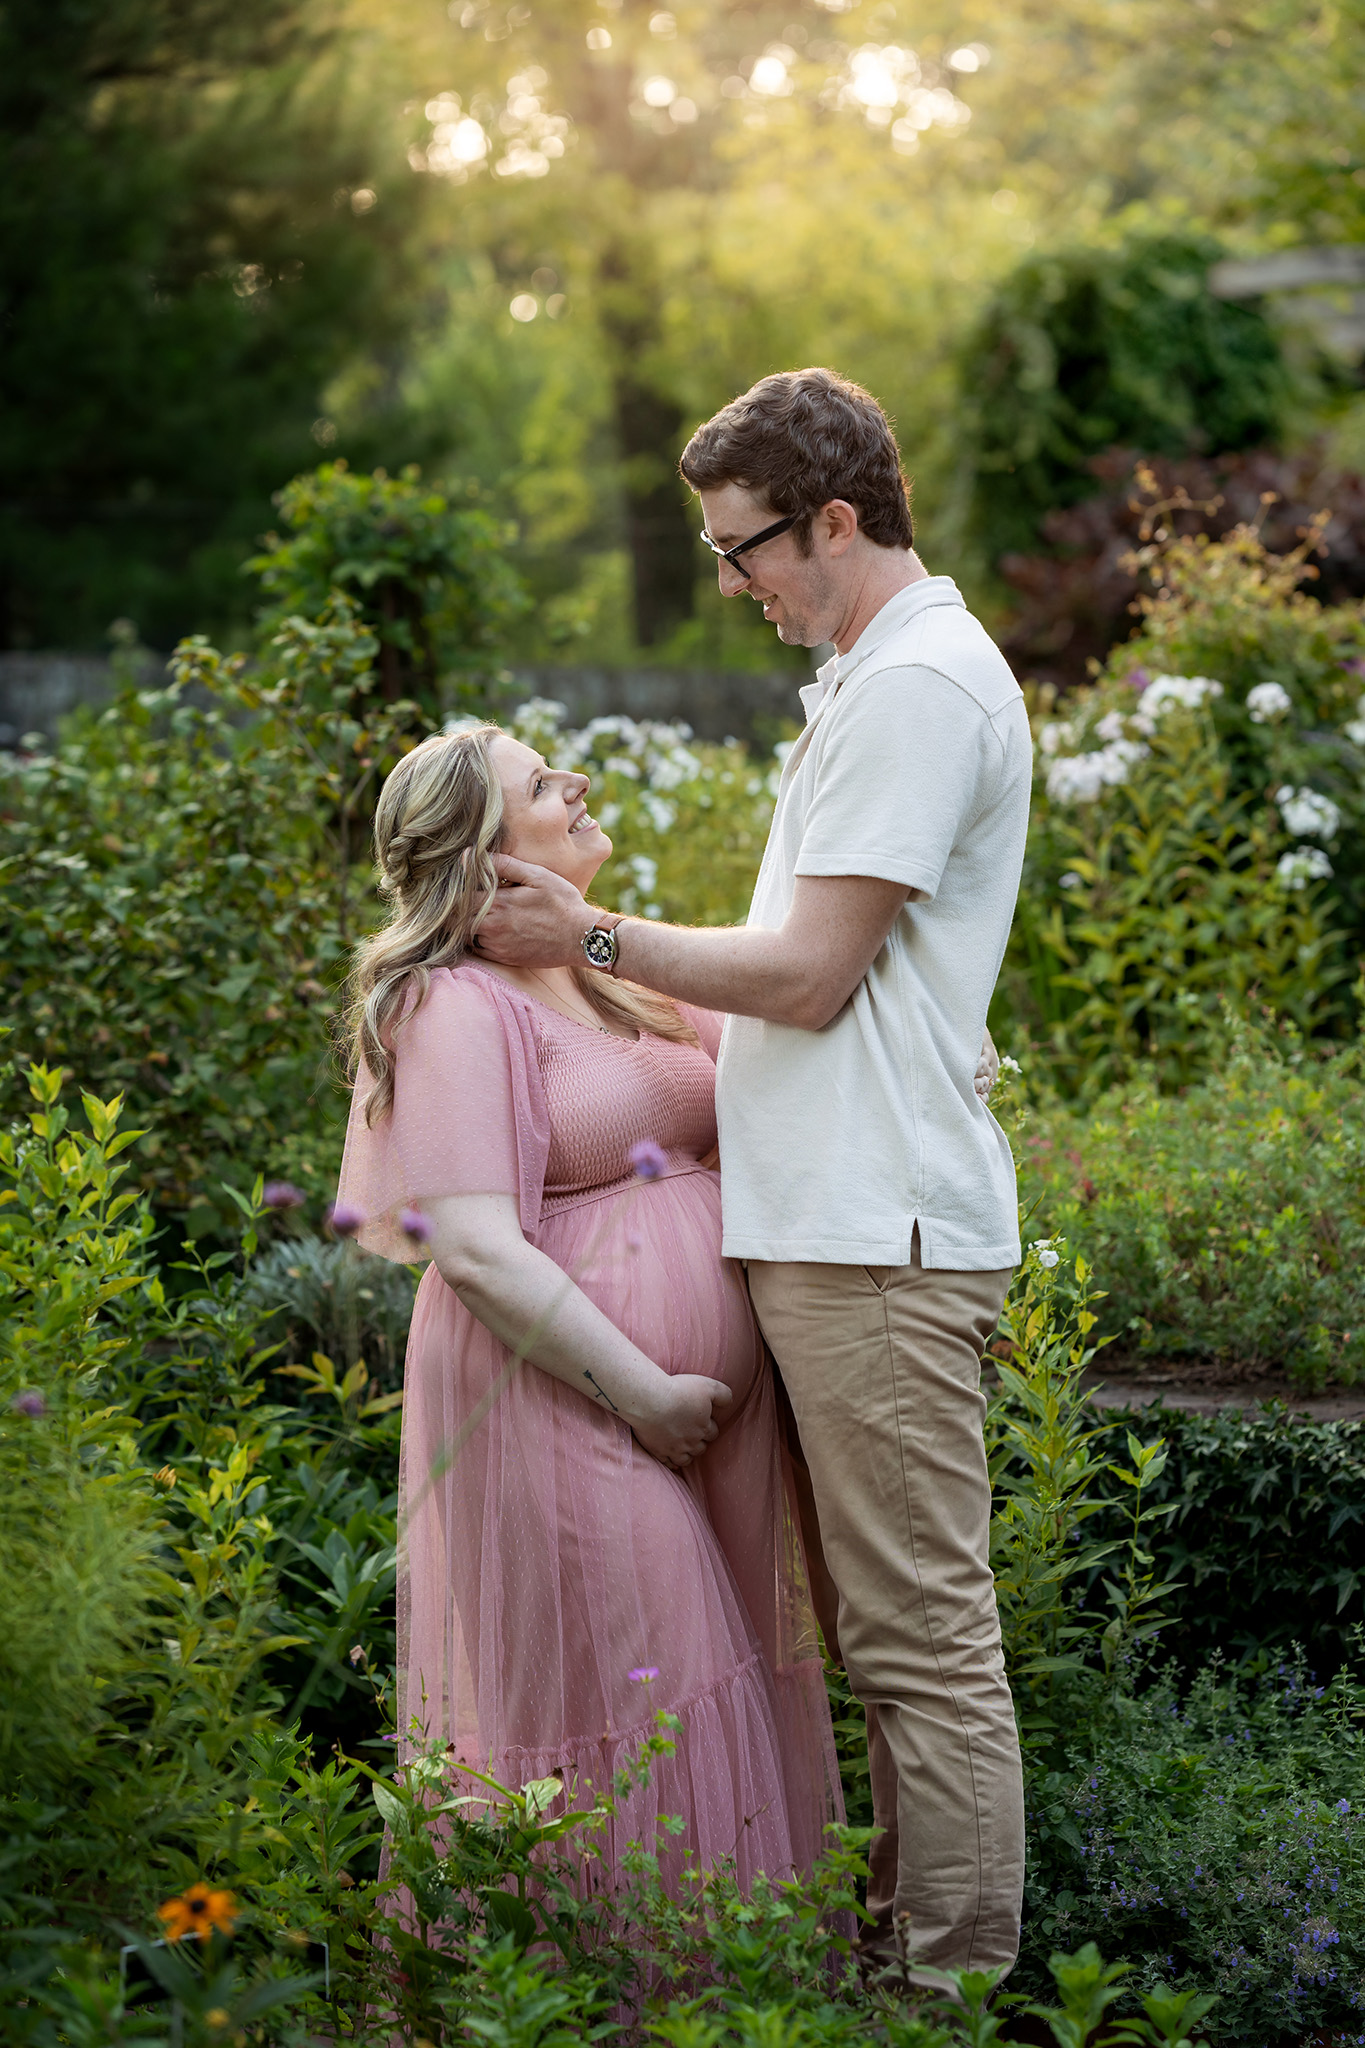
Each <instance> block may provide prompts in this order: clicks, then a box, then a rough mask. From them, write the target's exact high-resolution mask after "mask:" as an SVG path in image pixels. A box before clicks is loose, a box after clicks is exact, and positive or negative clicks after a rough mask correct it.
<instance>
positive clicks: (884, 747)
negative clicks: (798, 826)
mask: <svg viewBox="0 0 1365 2048" xmlns="http://www.w3.org/2000/svg"><path fill="white" fill-rule="evenodd" d="M825 715H826V716H827V717H830V718H832V719H833V720H835V721H837V725H836V726H835V727H833V728H832V729H831V731H830V733H829V737H828V739H827V740H826V743H825V746H824V749H823V751H822V758H821V760H820V763H819V766H818V768H817V769H816V773H815V777H814V788H813V790H812V793H811V799H810V802H809V804H808V806H807V810H806V817H805V824H804V829H803V831H802V834H801V848H800V852H799V854H798V855H797V860H796V873H797V874H798V875H875V876H877V877H878V878H880V879H881V880H883V881H888V882H903V883H904V884H905V886H906V887H907V888H909V889H922V890H923V892H924V894H925V895H926V896H933V895H934V893H935V891H936V890H937V888H938V885H939V880H940V877H941V876H942V874H943V870H944V867H945V866H946V864H947V860H948V856H949V854H950V853H951V852H952V850H953V847H954V845H955V844H956V842H957V839H958V836H959V834H960V833H961V831H962V829H963V827H964V825H966V824H967V823H969V822H970V820H971V819H972V818H973V817H974V816H975V815H976V813H977V811H978V810H979V808H980V806H981V803H982V801H983V799H984V797H985V796H986V795H988V794H989V791H990V790H991V789H992V788H993V787H994V780H995V779H997V778H998V776H999V774H1000V770H1001V767H1002V757H1001V753H1000V747H999V743H998V741H997V740H996V737H995V733H994V731H993V729H992V726H991V722H990V720H989V718H987V716H986V714H985V712H984V711H983V710H982V709H981V706H980V705H979V704H978V703H977V702H976V701H975V699H974V698H973V697H971V696H969V695H968V693H967V692H966V691H965V690H962V689H959V688H958V686H957V685H956V684H955V683H952V682H950V681H949V680H948V678H947V677H946V676H943V675H940V674H939V673H938V671H937V670H936V669H929V668H899V669H885V670H883V671H882V672H881V673H880V674H877V675H871V676H868V677H867V679H866V680H865V681H862V682H858V683H856V684H854V685H853V686H852V688H851V689H850V693H849V697H848V701H847V702H846V703H844V704H840V703H839V702H838V700H837V699H836V701H835V703H834V704H833V705H832V706H831V707H830V710H829V711H828V712H827V713H826V714H825Z"/></svg>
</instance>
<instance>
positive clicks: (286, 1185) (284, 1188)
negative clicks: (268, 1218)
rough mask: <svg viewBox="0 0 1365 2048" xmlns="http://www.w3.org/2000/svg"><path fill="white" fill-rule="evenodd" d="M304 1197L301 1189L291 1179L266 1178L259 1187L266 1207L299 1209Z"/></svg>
mask: <svg viewBox="0 0 1365 2048" xmlns="http://www.w3.org/2000/svg"><path fill="white" fill-rule="evenodd" d="M305 1199H306V1197H305V1195H304V1192H303V1189H302V1188H296V1187H295V1186H294V1183H293V1181H292V1180H268V1181H267V1182H266V1184H265V1186H264V1187H263V1188H262V1189H261V1200H262V1201H263V1202H264V1203H265V1206H266V1208H267V1209H301V1208H302V1207H303V1205H304V1201H305Z"/></svg>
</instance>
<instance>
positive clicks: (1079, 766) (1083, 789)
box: [1047, 739, 1148, 804]
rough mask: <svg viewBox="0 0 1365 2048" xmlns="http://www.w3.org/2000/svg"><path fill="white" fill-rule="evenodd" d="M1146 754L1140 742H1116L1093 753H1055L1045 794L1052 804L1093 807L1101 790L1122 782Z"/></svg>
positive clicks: (1113, 741)
mask: <svg viewBox="0 0 1365 2048" xmlns="http://www.w3.org/2000/svg"><path fill="white" fill-rule="evenodd" d="M1147 752H1148V749H1147V748H1146V747H1145V746H1143V744H1142V742H1141V740H1122V739H1117V740H1110V742H1109V744H1108V745H1107V746H1104V747H1100V748H1099V749H1098V750H1097V751H1096V752H1095V753H1093V754H1058V755H1057V756H1056V758H1055V759H1054V760H1053V761H1052V763H1051V765H1050V766H1049V768H1048V771H1047V793H1048V795H1049V796H1050V797H1051V799H1052V801H1053V803H1055V804H1093V803H1094V801H1095V799H1096V797H1097V796H1098V795H1099V794H1100V791H1101V790H1102V789H1115V788H1117V787H1118V785H1119V783H1121V782H1126V781H1127V780H1128V771H1129V769H1130V768H1131V767H1132V765H1133V763H1134V761H1140V760H1141V759H1142V757H1143V755H1144V754H1145V753H1147Z"/></svg>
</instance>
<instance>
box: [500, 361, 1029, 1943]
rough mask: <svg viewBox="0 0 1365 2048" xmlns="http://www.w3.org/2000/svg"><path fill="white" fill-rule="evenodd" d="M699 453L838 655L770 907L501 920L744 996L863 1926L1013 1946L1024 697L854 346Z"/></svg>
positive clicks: (534, 873) (713, 536)
mask: <svg viewBox="0 0 1365 2048" xmlns="http://www.w3.org/2000/svg"><path fill="white" fill-rule="evenodd" d="M682 473H683V475H684V477H685V478H686V479H687V481H688V482H689V483H690V484H691V485H692V487H693V488H694V489H695V490H696V492H697V494H698V496H699V498H700V500H701V505H702V509H703V512H704V514H705V518H706V532H705V535H704V538H705V540H706V542H707V545H708V546H709V547H710V548H711V549H712V550H713V552H714V553H715V554H716V555H717V557H718V558H719V575H720V586H721V589H722V591H724V592H725V593H726V594H727V595H732V596H733V595H737V594H738V593H739V592H741V591H744V590H747V592H748V594H749V596H750V597H752V598H753V599H754V601H755V602H756V603H758V604H761V605H762V607H763V615H764V617H765V618H767V619H770V620H771V621H772V623H773V624H774V625H775V626H776V628H777V631H778V635H779V637H780V638H781V639H782V640H784V641H786V642H788V643H789V644H794V645H798V646H808V647H809V646H817V645H819V644H820V643H821V642H823V641H832V642H833V643H834V646H835V648H836V650H837V653H836V655H835V657H834V659H833V660H831V661H830V662H829V663H827V665H826V666H825V667H823V668H822V669H821V670H820V672H819V676H818V679H817V681H816V682H815V683H813V684H811V685H810V686H809V687H808V688H806V689H804V690H803V691H802V692H801V697H802V701H803V703H804V705H805V710H806V717H807V725H806V729H805V731H804V733H803V734H802V735H801V737H800V738H799V739H798V740H797V741H796V743H795V745H794V746H793V747H792V749H791V752H790V754H789V755H788V758H787V761H786V764H785V766H784V768H783V771H782V779H781V785H780V788H779V791H778V798H777V807H776V811H775V814H774V817H773V823H772V829H771V833H770V835H769V840H768V846H767V850H766V852H765V854H764V857H763V865H762V869H761V871H760V874H759V879H758V884H757V887H756V889H755V892H754V900H753V908H752V910H751V912H750V917H749V922H748V924H747V925H746V926H744V927H743V928H741V929H730V930H683V929H680V928H678V927H675V926H667V925H661V924H654V923H650V922H647V921H646V920H644V919H637V918H624V919H623V918H620V917H618V916H616V915H614V914H611V913H606V912H595V911H593V910H591V909H590V908H589V907H588V906H587V904H586V903H585V902H584V901H583V899H582V897H581V896H579V895H578V894H577V892H576V891H575V890H574V889H573V888H572V887H571V886H570V885H569V884H568V883H566V882H564V881H562V880H561V879H560V878H558V877H557V876H553V875H550V874H548V873H546V872H545V871H544V870H542V869H538V868H529V867H526V866H524V865H522V864H521V863H520V862H516V861H510V860H507V861H503V862H501V863H500V864H499V871H500V873H501V875H502V877H503V879H504V881H505V882H508V883H512V884H517V885H519V886H516V887H512V888H508V889H505V890H503V891H502V892H500V894H499V897H498V901H497V904H496V905H495V906H494V908H493V910H492V911H491V912H490V915H489V917H488V920H487V923H486V924H485V926H484V927H483V930H482V932H481V934H480V947H481V950H485V951H486V952H487V953H488V955H489V956H490V957H491V958H492V959H494V960H504V961H508V962H517V963H520V964H523V965H527V966H533V967H540V966H550V965H557V964H561V963H566V962H568V961H570V960H573V959H575V958H578V957H582V956H583V955H584V954H586V957H587V958H588V960H589V961H590V962H591V963H592V964H593V965H594V966H597V967H600V968H601V969H603V971H607V972H613V971H614V972H619V973H620V974H622V975H623V976H625V977H627V978H628V979H630V980H631V981H635V982H642V983H644V984H646V985H647V986H648V987H650V988H654V989H659V990H662V991H663V992H664V993H666V994H668V995H671V996H675V997H677V998H679V999H681V1000H683V1001H687V1002H692V1003H697V1004H701V1005H704V1006H705V1007H707V1008H710V1009H714V1010H723V1011H727V1012H729V1019H728V1022H727V1024H726V1027H725V1034H724V1038H723V1041H722V1046H721V1054H720V1064H719V1074H718V1081H717V1094H718V1102H719V1115H720V1134H721V1156H722V1164H723V1188H724V1197H723V1199H724V1221H725V1251H726V1253H727V1255H729V1256H731V1257H733V1258H737V1259H743V1260H745V1261H747V1264H748V1271H749V1284H750V1289H751V1292H752V1295H753V1301H754V1307H755V1309H756V1311H757V1314H758V1318H759V1321H760V1323H761V1324H762V1326H763V1331H764V1335H765V1337H766V1338H767V1340H768V1343H769V1345H770V1347H771V1349H772V1352H773V1355H774V1357H775V1359H776V1361H777V1364H778V1368H779V1371H780V1373H781V1377H782V1380H783V1382H784V1384H785V1387H786V1389H787V1392H788V1394H789V1396H790V1400H791V1405H792V1409H793V1411H794V1414H795V1419H796V1424H797V1428H798V1431H799V1435H800V1441H801V1446H802V1450H803V1452H804V1457H805V1460H806V1463H807V1465H808V1467H809V1475H810V1486H811V1489H812V1491H813V1498H814V1506H815V1510H816V1513H817V1514H818V1521H819V1535H820V1542H821V1544H822V1547H823V1552H824V1561H825V1563H826V1565H827V1567H828V1572H829V1575H830V1578H831V1579H832V1581H833V1584H834V1587H835V1588H836V1589H837V1597H838V1611H837V1621H836V1620H835V1618H834V1616H833V1615H832V1614H831V1613H830V1612H829V1611H828V1608H827V1609H826V1612H825V1613H823V1614H822V1616H821V1619H822V1622H823V1623H824V1625H825V1629H826V1633H827V1635H831V1636H832V1635H836V1634H837V1645H836V1644H834V1643H831V1649H832V1650H834V1649H837V1653H838V1654H840V1655H841V1656H842V1659H843V1662H844V1664H845V1666H846V1668H847V1670H848V1674H849V1679H850V1682H851V1684H852V1686H853V1689H854V1691H855V1692H856V1694H857V1695H858V1697H859V1698H860V1699H861V1700H862V1701H863V1702H864V1704H865V1706H866V1709H867V1725H868V1747H869V1754H870V1760H871V1766H872V1793H873V1804H874V1810H875V1816H876V1821H877V1825H878V1827H879V1828H880V1829H882V1830H883V1831H884V1832H883V1833H882V1834H881V1835H880V1836H879V1837H878V1839H877V1841H876V1842H875V1843H874V1846H873V1850H872V1878H871V1882H870V1883H869V1887H868V1905H869V1908H870V1909H871V1911H872V1913H873V1914H874V1916H875V1925H874V1928H873V1930H872V1931H871V1934H870V1937H869V1939H870V1943H871V1945H872V1947H873V1948H874V1951H876V1950H879V1949H880V1950H884V1951H886V1952H890V1950H891V1948H892V1945H893V1942H894V1940H895V1937H896V1936H897V1935H899V1936H900V1937H901V1938H903V1939H904V1940H905V1941H906V1942H907V1943H908V1945H909V1947H910V1948H911V1950H912V1951H913V1953H914V1955H915V1956H916V1958H917V1959H918V1960H919V1961H922V1962H924V1963H928V1964H932V1965H935V1966H938V1967H951V1966H959V1967H963V1968H984V1967H989V1966H991V1965H1006V1966H1007V1965H1008V1964H1009V1963H1011V1962H1012V1961H1013V1959H1014V1956H1015V1954H1016V1951H1017V1946H1018V1936H1019V1905H1020V1894H1021V1888H1022V1881H1023V1795H1022V1784H1021V1776H1020V1765H1019V1746H1018V1740H1017V1736H1016V1732H1015V1723H1014V1715H1013V1709H1012V1704H1011V1700H1010V1694H1009V1688H1008V1685H1007V1683H1006V1680H1005V1675H1004V1666H1003V1661H1002V1657H1001V1650H1000V1629H999V1621H998V1617H997V1613H996V1607H995V1595H994V1587H993V1583H992V1579H991V1573H990V1566H989V1561H988V1540H989V1517H990V1489H989V1484H988V1480H987V1474H986V1463H985V1453H984V1447H983V1442H982V1417H983V1413H984V1402H983V1399H982V1396H981V1393H980V1363H981V1354H982V1351H983V1349H984V1348H985V1345H986V1344H987V1343H988V1341H989V1339H990V1337H991V1334H992V1332H993V1331H994V1329H995V1327H996V1323H997V1319H998V1316H999V1312H1000V1307H1001V1303H1002V1302H1003V1299H1004V1295H1005V1290H1006V1287H1007V1285H1008V1282H1009V1269H1010V1268H1011V1266H1012V1265H1013V1264H1014V1263H1015V1262H1016V1261H1017V1259H1018V1256H1019V1242H1018V1223H1017V1207H1016V1198H1015V1186H1014V1167H1013V1161H1012V1160H1011V1158H1010V1153H1009V1148H1008V1146H1007V1144H1006V1142H1005V1139H1004V1137H1003V1135H1002V1133H1001V1132H1000V1130H999V1128H998V1126H997V1125H996V1124H995V1123H994V1121H993V1119H992V1118H991V1117H990V1115H989V1113H988V1111H987V1110H986V1108H985V1105H984V1102H983V1101H982V1100H980V1099H979V1097H978V1094H977V1092H976V1090H975V1088H974V1085H973V1081H974V1070H975V1068H976V1064H977V1049H978V1048H979V1047H980V1046H981V1044H982V1036H983V1032H984V1029H985V1022H986V1007H987V1004H988V1002H989V1000H990V995H991V991H992V989H993V987H994V984H995V980H996V976H997V974H998V972H999V968H1000V962H1001V958H1002V956H1003V953H1004V948H1005V941H1006V937H1007V934H1008V931H1009V925H1010V920H1011V917H1012V915H1013V910H1014V901H1015V895H1016V892H1017V888H1018V882H1019V873H1020V867H1021V864H1022V860H1023V850H1024V837H1025V831H1026V827H1027V822H1028V804H1029V791H1030V772H1031V748H1030V739H1029V727H1028V720H1027V717H1026V714H1025V710H1024V703H1023V698H1022V696H1021V694H1020V691H1019V687H1018V685H1017V683H1016V682H1015V680H1014V678H1013V676H1012V675H1011V674H1010V671H1009V669H1008V667H1007V666H1006V663H1005V661H1004V658H1003V657H1002V655H1001V654H1000V653H999V651H998V649H997V648H996V647H995V646H994V645H993V644H992V642H991V641H990V639H989V638H988V637H987V635H986V633H985V631H984V629H983V628H982V627H981V626H980V625H979V624H978V623H977V621H976V620H975V619H974V618H972V617H971V615H970V614H969V613H968V612H967V610H966V608H965V606H964V604H963V601H962V598H961V596H960V595H959V593H958V591H957V589H956V587H955V585H954V584H953V583H952V581H951V580H950V579H949V578H948V577H946V576H930V575H929V574H928V572H927V571H926V570H925V568H924V567H923V565H922V564H921V562H920V561H919V559H918V557H917V556H916V555H915V553H914V549H913V540H914V531H913V527H912V524H911V517H910V506H909V497H908V489H907V485H906V482H905V478H904V475H903V473H902V470H901V465H900V457H899V453H898V451H897V448H896V443H895V439H894V436H893V435H892V432H891V428H890V426H889V424H888V422H887V420H886V417H885V415H884V414H883V413H882V411H881V409H880V407H879V406H878V405H877V404H876V402H875V400H873V399H872V398H871V397H870V396H869V395H868V393H867V392H865V391H862V390H860V389H859V388H858V387H857V386H856V385H853V384H849V383H847V382H846V381H845V380H843V379H842V378H839V377H836V376H834V375H833V374H832V373H831V372H829V371H827V370H818V369H812V370H801V371H795V372H789V373H784V374H782V375H779V376H773V377H765V378H764V379H763V380H762V381H761V382H760V383H758V384H756V385H755V386H754V388H753V389H752V390H751V391H749V392H747V393H746V394H745V395H744V397H742V398H739V399H736V400H735V401H734V403H733V404H731V405H728V406H726V407H725V408H724V409H723V411H721V412H720V413H718V414H717V415H716V417H715V418H714V419H712V420H710V421H708V422H707V424H706V425H705V426H703V427H700V428H699V429H698V431H697V432H696V433H695V434H694V435H693V437H692V439H691V441H690V442H689V443H688V445H687V448H686V450H685V452H684V454H683V458H682ZM580 949H581V950H580ZM809 1547H811V1549H812V1575H813V1577H814V1578H815V1580H816V1582H817V1589H818V1585H819V1575H820V1560H819V1557H818V1554H815V1553H814V1547H813V1546H809Z"/></svg>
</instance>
